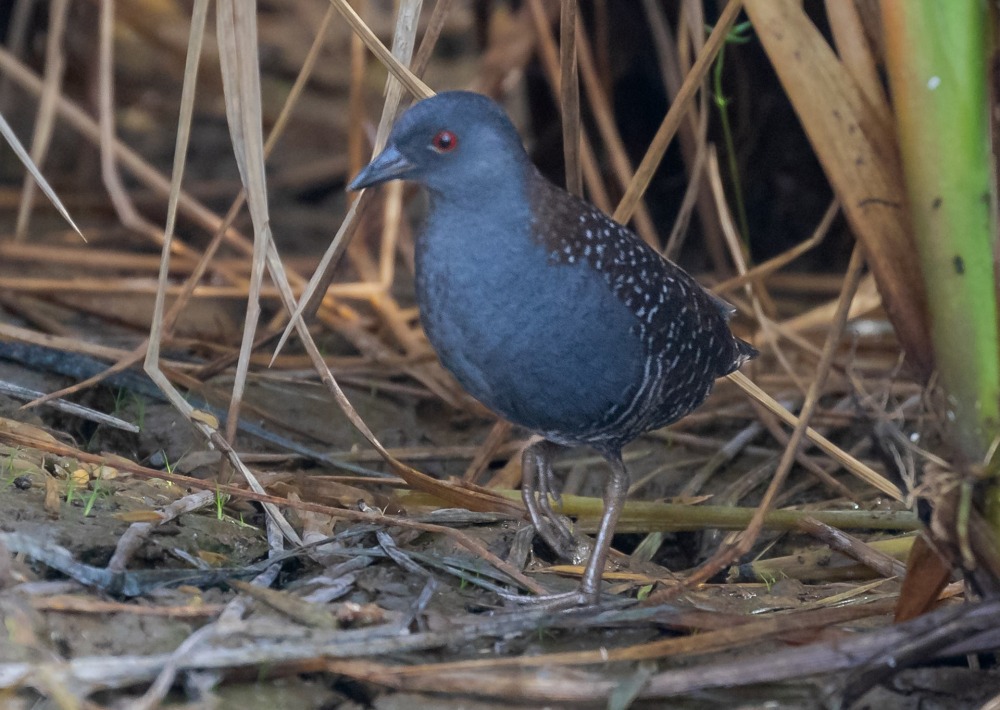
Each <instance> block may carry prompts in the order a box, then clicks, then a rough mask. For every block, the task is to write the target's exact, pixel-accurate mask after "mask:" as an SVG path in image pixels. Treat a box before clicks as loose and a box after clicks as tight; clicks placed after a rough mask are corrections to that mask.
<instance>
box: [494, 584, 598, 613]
mask: <svg viewBox="0 0 1000 710" xmlns="http://www.w3.org/2000/svg"><path fill="white" fill-rule="evenodd" d="M501 596H502V597H503V598H504V599H505V600H507V601H509V602H513V603H515V604H519V605H521V606H524V607H531V608H534V609H545V610H547V611H563V610H565V609H585V608H589V607H599V606H601V595H600V594H599V593H598V594H591V593H589V592H585V591H583V590H582V589H576V590H574V591H572V592H560V593H558V594H542V595H539V596H528V595H526V594H501Z"/></svg>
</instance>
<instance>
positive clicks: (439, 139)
mask: <svg viewBox="0 0 1000 710" xmlns="http://www.w3.org/2000/svg"><path fill="white" fill-rule="evenodd" d="M431 145H432V146H433V147H434V150H436V151H437V152H438V153H450V152H451V151H453V150H455V148H457V147H458V136H456V135H455V134H454V133H452V132H451V131H449V130H447V129H445V130H443V131H438V134H437V135H436V136H434V140H432V141H431Z"/></svg>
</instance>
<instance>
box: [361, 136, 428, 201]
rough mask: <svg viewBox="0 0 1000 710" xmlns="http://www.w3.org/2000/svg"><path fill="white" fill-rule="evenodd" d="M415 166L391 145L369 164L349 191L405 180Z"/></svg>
mask: <svg viewBox="0 0 1000 710" xmlns="http://www.w3.org/2000/svg"><path fill="white" fill-rule="evenodd" d="M413 167H414V165H413V163H411V162H410V161H409V160H407V159H406V156H405V155H403V154H402V153H400V152H399V151H398V150H397V149H396V146H394V145H392V144H391V143H390V144H389V145H388V146H387V147H386V149H385V150H383V151H382V152H381V153H379V154H378V156H377V157H375V158H374V159H373V160H372V162H370V163H368V165H366V166H365V167H364V168H363V169H362V170H361V172H360V173H358V174H357V176H356V177H355V178H354V179H353V180H351V184H350V185H348V186H347V189H348V190H352V191H353V190H360V189H361V188H363V187H371V186H372V185H379V184H381V183H383V182H388V181H390V180H398V179H400V178H405V177H406V176H407V175H408V174H409V173H410V171H411V170H412V169H413Z"/></svg>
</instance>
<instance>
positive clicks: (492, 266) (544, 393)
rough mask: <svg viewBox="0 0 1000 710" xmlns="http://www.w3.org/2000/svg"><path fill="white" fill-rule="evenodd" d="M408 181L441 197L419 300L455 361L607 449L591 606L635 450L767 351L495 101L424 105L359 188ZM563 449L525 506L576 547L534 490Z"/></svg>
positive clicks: (473, 379) (537, 419) (545, 450)
mask: <svg viewBox="0 0 1000 710" xmlns="http://www.w3.org/2000/svg"><path fill="white" fill-rule="evenodd" d="M396 178H400V179H406V180H412V181H413V182H416V183H418V184H420V185H422V186H423V187H425V188H426V189H427V192H428V194H429V199H430V204H429V210H428V214H427V218H426V223H425V224H424V225H423V228H422V229H421V230H420V232H419V233H418V236H417V242H416V270H417V273H416V277H417V280H416V288H417V302H418V305H419V307H420V313H421V322H422V323H423V326H424V328H425V330H426V332H427V337H428V338H429V339H430V341H431V344H432V345H433V346H434V348H435V350H436V351H437V353H438V355H439V357H440V359H441V362H442V364H443V365H444V366H445V367H446V368H447V369H448V370H449V371H450V372H451V373H452V374H453V375H454V376H455V377H456V379H457V380H458V381H459V382H460V383H461V384H462V386H463V387H465V388H466V389H467V390H468V391H469V393H470V394H472V395H473V396H474V397H476V398H477V399H478V400H479V401H481V402H482V403H483V404H485V405H486V406H487V407H489V408H491V409H493V410H494V411H496V412H497V413H498V414H500V415H501V416H503V417H505V418H507V419H509V420H510V421H512V422H514V423H515V424H519V425H521V426H523V427H525V428H527V429H529V430H531V431H533V432H536V433H538V434H540V435H541V436H542V437H544V438H545V439H546V440H548V441H549V442H553V443H555V444H560V445H567V446H575V445H590V446H593V447H594V448H596V449H597V450H598V451H600V452H601V453H602V454H603V455H604V456H605V457H606V458H607V459H608V461H609V463H610V464H611V467H612V476H611V478H610V479H609V484H608V490H607V491H606V495H605V518H604V521H603V523H602V532H601V534H599V535H598V540H597V544H596V546H595V552H594V554H593V556H592V559H591V564H590V565H588V570H587V575H585V577H584V580H583V585H582V586H583V589H582V595H581V596H580V597H579V600H583V601H592V600H593V599H595V598H596V596H597V593H598V589H599V586H598V584H599V579H600V573H601V571H602V569H603V565H604V559H605V557H606V554H607V546H608V544H609V543H610V536H611V530H612V528H613V526H614V521H615V519H617V515H618V512H619V511H620V507H621V504H622V499H623V497H624V489H625V487H627V476H626V474H625V473H624V466H622V465H621V448H622V446H624V445H625V444H626V443H628V442H629V441H631V440H633V439H634V438H636V437H637V436H639V435H640V434H642V433H643V432H646V431H649V430H650V429H654V428H658V427H661V426H664V425H666V424H669V423H670V422H673V421H676V420H677V419H679V418H680V417H682V416H684V415H685V414H687V413H689V412H690V411H691V410H693V409H694V408H695V407H697V406H698V405H699V404H701V403H702V402H703V401H704V400H705V398H706V397H707V396H708V394H709V393H710V392H711V389H712V384H713V382H714V381H715V380H716V379H717V378H718V377H721V376H723V375H726V374H729V373H730V372H733V371H734V370H736V369H737V368H739V367H740V366H741V365H742V364H743V363H744V362H746V361H747V360H748V359H750V358H752V357H753V356H754V355H756V351H755V350H754V349H753V348H752V347H751V346H750V345H748V344H747V343H745V342H743V341H742V340H739V339H738V338H736V337H735V336H733V334H732V333H731V331H730V329H729V325H728V320H729V317H730V314H731V312H732V309H731V307H730V306H729V305H728V304H726V303H725V302H723V301H721V300H720V299H718V298H716V297H715V296H713V295H711V294H709V293H708V292H707V291H705V290H704V289H703V288H702V287H701V286H700V285H699V284H698V283H697V282H696V281H695V280H694V279H693V278H691V277H690V276H689V275H688V274H687V273H686V272H685V271H683V270H682V269H681V268H680V267H678V266H677V265H675V264H673V263H672V262H670V261H668V260H666V259H664V258H663V257H661V256H660V255H659V254H658V253H657V252H656V251H654V250H653V249H652V248H650V247H649V246H648V245H647V244H646V243H645V242H643V241H642V240H641V239H639V238H638V237H636V236H635V235H634V234H633V233H632V232H631V231H629V230H628V229H627V228H626V227H624V226H622V225H620V224H618V223H616V222H614V221H613V220H612V219H611V218H610V217H608V216H607V215H605V214H603V213H602V212H600V211H599V210H597V209H596V208H594V207H592V206H591V205H589V204H587V203H586V202H584V201H582V200H580V199H578V198H576V197H574V196H572V195H570V194H569V193H567V192H566V191H564V190H562V189H561V188H559V187H557V186H555V185H553V184H552V183H550V182H549V181H548V180H546V179H545V178H544V177H543V176H542V175H541V174H540V173H539V172H538V171H537V169H536V168H535V167H534V166H533V165H532V164H531V162H530V160H529V159H528V156H527V154H526V153H525V151H524V148H523V146H522V145H521V141H520V137H519V136H518V134H517V132H516V130H515V129H514V127H513V125H512V124H511V123H510V120H509V119H508V118H507V116H506V114H505V113H504V112H503V110H502V109H501V108H500V107H499V106H497V104H495V103H494V102H493V101H491V100H490V99H488V98H486V97H484V96H480V95H478V94H472V93H467V92H448V93H443V94H439V95H437V96H435V97H433V98H430V99H426V100H424V101H421V102H419V103H417V104H415V105H414V106H413V107H412V108H410V109H409V110H408V111H406V112H405V113H404V114H403V115H402V116H401V117H400V119H399V121H398V122H397V124H396V126H395V127H394V128H393V131H392V133H391V135H390V137H389V141H388V145H387V147H386V149H385V150H384V151H383V152H382V153H381V154H380V155H379V156H378V157H376V158H375V159H374V160H373V161H372V163H371V164H369V166H368V167H366V168H365V169H364V170H363V171H362V172H361V173H360V174H359V175H358V176H357V177H356V178H355V180H354V181H353V182H352V184H351V189H360V188H362V187H367V186H369V185H374V184H377V183H381V182H385V181H387V180H391V179H396ZM550 452H551V447H550V446H547V445H540V446H536V447H535V448H534V449H529V450H528V451H526V452H525V459H524V462H525V469H526V470H525V486H524V488H525V503H526V504H527V506H528V510H529V513H530V514H531V517H532V521H533V522H534V523H535V525H536V527H537V528H538V529H539V532H540V533H542V535H543V537H545V539H546V540H547V541H548V542H550V544H552V545H553V546H554V547H556V548H557V549H561V550H562V551H564V552H565V550H566V546H567V545H568V544H569V543H568V542H567V539H566V535H568V531H565V526H564V525H562V523H561V522H559V521H558V520H556V519H555V515H554V513H552V511H551V510H550V509H549V508H548V501H547V499H544V500H542V501H537V500H536V499H535V496H534V493H535V491H534V487H535V481H536V477H541V478H542V480H541V483H542V487H543V490H548V484H549V480H548V479H549V478H551V469H550V466H549V453H550ZM533 468H534V469H537V470H529V469H533ZM543 498H544V496H543ZM539 504H541V505H540V506H539ZM602 548H603V549H602ZM592 568H593V569H592Z"/></svg>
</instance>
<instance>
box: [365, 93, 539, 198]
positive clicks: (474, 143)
mask: <svg viewBox="0 0 1000 710" xmlns="http://www.w3.org/2000/svg"><path fill="white" fill-rule="evenodd" d="M529 164H530V163H529V161H528V157H527V154H526V153H525V151H524V147H523V146H522V145H521V138H520V136H519V135H518V133H517V130H516V129H515V128H514V126H513V124H511V122H510V119H509V118H508V117H507V114H506V113H504V111H503V109H502V108H500V106H498V105H497V104H496V103H495V102H493V101H492V100H491V99H489V98H487V97H485V96H483V95H481V94H475V93H471V92H468V91H449V92H443V93H440V94H437V95H436V96H432V97H431V98H428V99H424V100H423V101H420V102H418V103H416V104H414V105H413V106H412V107H410V108H409V109H408V110H407V111H406V112H404V113H403V115H402V116H400V118H399V120H398V121H397V122H396V125H395V126H394V127H393V129H392V132H391V133H390V134H389V139H388V141H387V142H386V146H385V149H384V150H383V151H382V152H381V153H379V155H377V156H376V157H375V158H374V159H373V160H372V161H371V162H370V163H369V164H368V165H367V166H366V167H365V168H364V169H363V170H362V171H361V172H360V173H358V175H357V176H356V177H355V178H354V180H352V181H351V184H350V185H348V189H349V190H360V189H362V188H365V187H370V186H372V185H378V184H381V183H384V182H388V181H390V180H411V181H413V182H416V183H418V184H420V185H423V186H424V187H426V188H427V189H428V190H430V191H431V192H433V193H438V194H441V195H462V194H467V193H468V192H469V191H483V190H486V193H485V194H489V191H490V188H491V187H494V188H495V187H496V185H497V181H498V180H503V179H505V178H511V177H516V176H519V175H520V174H521V173H522V171H523V169H524V167H525V166H526V165H529Z"/></svg>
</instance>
